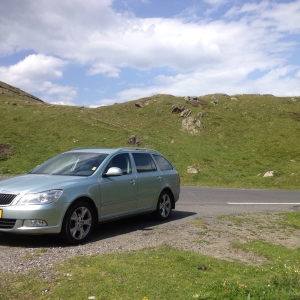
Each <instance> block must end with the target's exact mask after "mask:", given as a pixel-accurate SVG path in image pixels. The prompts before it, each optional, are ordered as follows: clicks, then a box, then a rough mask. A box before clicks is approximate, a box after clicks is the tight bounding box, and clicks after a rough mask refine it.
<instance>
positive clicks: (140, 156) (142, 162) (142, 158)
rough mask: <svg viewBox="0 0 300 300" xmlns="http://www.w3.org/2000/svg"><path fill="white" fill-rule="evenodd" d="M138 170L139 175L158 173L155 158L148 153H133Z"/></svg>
mask: <svg viewBox="0 0 300 300" xmlns="http://www.w3.org/2000/svg"><path fill="white" fill-rule="evenodd" d="M132 156H133V158H134V162H135V165H136V170H137V172H138V173H143V172H152V171H156V170H157V168H156V165H155V162H154V161H153V158H152V157H151V155H150V154H148V153H132Z"/></svg>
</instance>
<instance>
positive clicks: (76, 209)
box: [59, 201, 94, 245]
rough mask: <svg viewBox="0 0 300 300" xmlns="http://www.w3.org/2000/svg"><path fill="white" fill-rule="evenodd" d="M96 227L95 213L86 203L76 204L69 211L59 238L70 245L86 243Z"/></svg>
mask: <svg viewBox="0 0 300 300" xmlns="http://www.w3.org/2000/svg"><path fill="white" fill-rule="evenodd" d="M93 227H94V213H93V209H92V207H91V205H89V204H88V203H87V202H86V201H79V202H76V203H74V204H73V205H71V206H70V207H69V209H68V210H67V212H66V214H65V217H64V220H63V224H62V228H61V232H60V234H59V238H60V239H61V240H62V241H63V242H66V243H68V244H72V245H78V244H82V243H84V242H85V241H86V240H87V239H88V238H89V237H90V235H91V233H92V230H93Z"/></svg>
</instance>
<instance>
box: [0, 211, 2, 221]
mask: <svg viewBox="0 0 300 300" xmlns="http://www.w3.org/2000/svg"><path fill="white" fill-rule="evenodd" d="M1 218H2V209H0V219H1Z"/></svg>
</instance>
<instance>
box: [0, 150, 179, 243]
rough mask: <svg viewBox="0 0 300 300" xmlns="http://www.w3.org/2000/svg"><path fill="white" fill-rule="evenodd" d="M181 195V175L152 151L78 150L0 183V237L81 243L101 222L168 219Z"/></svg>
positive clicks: (165, 159) (54, 158) (65, 153)
mask: <svg viewBox="0 0 300 300" xmlns="http://www.w3.org/2000/svg"><path fill="white" fill-rule="evenodd" d="M179 194H180V176H179V173H178V172H177V171H176V169H175V168H174V167H173V165H172V164H171V163H170V162H169V161H168V160H167V158H165V157H164V156H163V155H162V154H160V153H159V152H157V151H156V150H153V149H146V148H118V149H106V148H77V149H73V150H70V151H67V152H64V153H62V154H59V155H57V156H55V157H53V158H52V159H49V160H47V161H46V162H44V163H43V164H41V165H39V166H37V167H36V168H35V169H33V170H32V171H30V172H29V173H28V174H25V175H20V176H16V177H12V178H8V179H4V180H2V181H0V232H8V233H16V234H57V235H58V236H59V238H60V239H61V240H63V241H64V242H66V243H69V244H74V245H76V244H81V243H84V242H86V241H87V240H88V239H89V238H90V236H91V234H92V231H93V228H95V227H97V226H98V224H99V223H101V222H107V221H111V220H116V219H120V218H124V217H129V216H133V215H138V214H145V213H153V215H154V216H156V218H157V219H159V220H162V221H164V220H167V219H168V218H169V217H170V215H171V213H172V210H173V209H175V203H176V202H177V201H178V199H179Z"/></svg>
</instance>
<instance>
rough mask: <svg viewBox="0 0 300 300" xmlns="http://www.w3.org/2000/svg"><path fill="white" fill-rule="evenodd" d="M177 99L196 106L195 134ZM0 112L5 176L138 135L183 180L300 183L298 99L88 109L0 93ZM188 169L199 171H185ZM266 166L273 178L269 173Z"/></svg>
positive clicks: (154, 102) (152, 101)
mask: <svg viewBox="0 0 300 300" xmlns="http://www.w3.org/2000/svg"><path fill="white" fill-rule="evenodd" d="M0 88H1V86H0ZM19 91H20V90H19ZM27 95H28V94H27ZM213 102H215V103H216V104H217V105H216V104H215V103H213ZM137 103H142V104H143V105H142V106H143V107H138V106H137V105H136V104H137ZM176 104H181V105H184V106H185V107H186V108H187V109H189V110H191V114H190V116H189V117H190V118H191V121H194V122H196V121H197V122H196V125H198V126H196V127H195V130H197V131H198V132H196V133H191V132H189V131H184V130H183V128H182V122H183V120H185V121H186V120H187V118H184V117H181V116H180V114H173V113H172V107H173V105H176ZM0 112H1V113H0V114H1V118H0V128H1V131H0V174H2V175H8V176H10V175H14V174H22V173H26V172H28V171H29V170H31V169H32V168H34V167H35V166H36V165H38V164H40V163H41V162H43V161H44V160H46V159H48V158H50V157H52V156H54V155H56V154H59V153H61V152H63V151H66V150H70V149H73V148H77V147H85V146H95V147H124V146H130V145H128V144H127V140H128V138H129V137H130V136H131V135H136V136H137V138H138V139H140V140H141V145H140V147H149V148H154V149H156V150H158V151H160V152H161V153H163V154H165V155H166V156H167V157H168V158H169V159H170V160H171V161H172V162H173V164H174V165H175V167H176V168H177V169H178V170H179V172H180V174H181V183H182V185H198V186H215V187H240V188H275V189H299V188H300V149H299V148H300V147H299V144H300V143H299V137H300V97H283V98H280V97H274V96H271V95H235V96H227V95H223V94H214V95H206V96H203V97H201V100H200V101H198V102H197V103H193V104H192V103H186V102H185V99H184V98H183V97H174V96H171V95H154V96H151V97H148V98H144V99H139V100H136V101H131V102H126V103H122V104H115V105H112V106H106V107H100V108H84V107H72V106H59V105H49V104H47V103H44V102H42V101H41V100H40V99H37V98H35V97H33V96H32V97H31V98H30V97H21V96H20V95H18V94H14V93H7V92H0ZM199 122H200V123H201V125H200V124H199ZM199 126H200V127H199ZM188 167H190V168H194V169H195V170H196V171H197V173H193V174H191V173H188V171H187V170H188ZM195 170H194V171H195ZM267 171H274V176H273V177H268V178H264V177H263V175H264V174H265V173H266V172H267Z"/></svg>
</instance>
